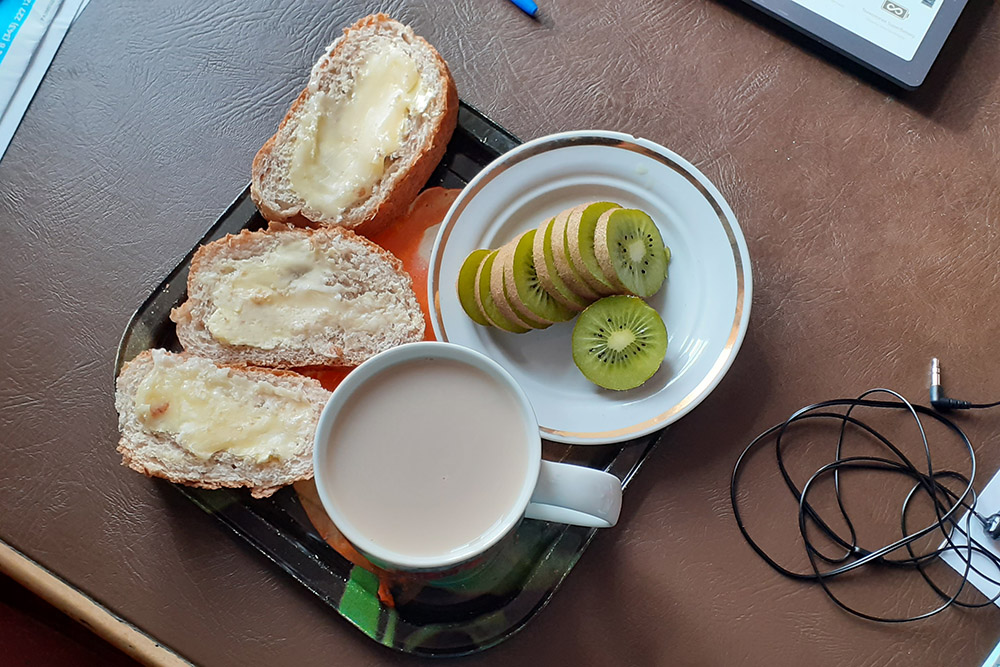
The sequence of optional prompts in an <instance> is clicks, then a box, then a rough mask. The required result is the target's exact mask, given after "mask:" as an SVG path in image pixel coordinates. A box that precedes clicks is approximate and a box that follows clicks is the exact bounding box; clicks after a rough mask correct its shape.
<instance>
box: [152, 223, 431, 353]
mask: <svg viewBox="0 0 1000 667" xmlns="http://www.w3.org/2000/svg"><path fill="white" fill-rule="evenodd" d="M300 238H308V239H311V240H312V241H313V243H314V244H317V245H330V244H335V243H340V244H347V246H348V247H350V248H351V251H352V253H353V259H354V260H355V264H357V263H359V262H360V258H363V257H364V258H366V259H368V260H370V261H369V262H368V263H369V264H370V265H372V266H373V267H374V268H375V269H377V270H378V271H379V275H375V276H373V275H367V276H366V278H367V282H366V284H357V287H358V288H359V289H371V288H373V283H374V282H375V279H381V280H382V281H386V280H390V279H391V281H392V284H391V287H392V290H393V292H394V293H395V295H396V300H397V301H398V306H399V316H400V318H401V319H400V321H399V322H397V323H396V324H397V326H395V327H394V328H393V329H392V330H388V329H387V330H384V331H381V332H380V337H378V338H376V337H374V336H367V337H365V336H361V335H360V334H357V335H355V334H353V333H351V332H340V333H339V334H338V332H329V333H328V336H325V337H322V338H319V337H316V338H311V339H310V340H308V341H306V342H298V341H289V342H288V344H285V345H281V346H278V347H276V348H274V349H268V350H265V349H261V348H257V347H253V346H248V345H230V344H227V343H224V342H222V341H219V340H217V339H216V338H215V337H214V336H213V335H212V333H211V332H210V331H209V329H208V326H207V324H206V323H207V320H208V318H209V317H210V316H211V314H212V313H213V312H214V309H215V306H214V302H213V300H212V288H213V285H212V283H211V281H210V279H208V278H204V279H203V278H202V275H203V274H204V273H206V272H209V271H210V267H212V266H213V265H214V264H215V263H216V262H218V261H220V260H223V259H243V258H249V257H254V256H257V255H259V254H260V253H262V252H265V251H267V250H269V249H271V248H273V247H276V246H277V245H279V244H282V243H286V242H289V241H294V240H296V239H300ZM187 288H188V299H187V301H185V302H184V303H183V304H181V305H180V306H178V307H177V308H174V309H173V310H172V311H171V312H170V319H171V320H173V321H174V322H175V323H176V325H177V326H176V332H177V338H178V340H180V342H181V345H183V346H184V349H185V351H187V352H192V353H196V354H200V355H202V356H206V357H209V358H211V359H214V360H216V361H218V362H221V363H225V364H230V365H236V366H248V365H250V366H265V367H269V368H303V367H310V366H357V365H358V364H360V363H361V362H363V361H364V360H365V359H367V358H369V357H371V356H373V355H375V354H377V353H378V352H381V351H383V350H386V349H388V348H390V347H395V346H397V345H402V344H403V343H410V342H416V341H420V340H423V338H424V327H425V324H424V316H423V311H422V310H421V309H420V303H419V302H418V301H417V295H416V293H415V292H414V291H413V280H412V279H411V278H410V275H409V274H408V273H407V272H406V271H405V269H404V268H403V263H402V262H401V261H400V260H399V259H398V258H397V257H396V256H395V255H393V254H392V253H391V252H389V251H388V250H386V249H385V248H383V247H381V246H379V245H376V244H375V243H373V242H372V241H369V240H368V239H366V238H365V237H363V236H360V235H358V234H355V233H354V232H352V231H350V230H348V229H344V228H342V227H325V228H319V229H303V228H298V227H294V226H292V225H287V224H282V223H271V224H270V226H269V227H268V229H267V230H266V231H256V232H251V231H248V230H243V231H241V232H240V233H239V234H229V235H227V236H225V237H223V238H221V239H219V240H218V241H214V242H212V243H209V244H207V245H204V246H202V247H201V248H199V249H198V251H197V252H196V253H195V255H194V258H193V259H192V260H191V268H190V270H189V272H188V282H187Z"/></svg>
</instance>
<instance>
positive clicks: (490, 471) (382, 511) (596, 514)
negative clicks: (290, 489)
mask: <svg viewBox="0 0 1000 667" xmlns="http://www.w3.org/2000/svg"><path fill="white" fill-rule="evenodd" d="M455 424H459V425H461V424H465V426H458V427H456V426H455ZM470 425H471V426H470ZM456 429H458V430H456ZM463 429H464V430H463ZM313 464H314V471H315V479H316V488H317V491H318V493H319V498H320V500H321V502H322V503H323V507H324V509H325V510H326V512H327V514H328V515H329V516H330V519H331V520H332V521H333V523H334V524H335V525H336V526H337V528H338V529H339V530H340V532H341V533H342V534H343V535H344V537H346V538H347V540H348V541H349V542H351V543H352V544H353V545H354V546H355V547H356V548H357V549H358V551H360V552H361V553H362V554H364V555H365V556H366V557H367V558H368V559H369V560H371V561H372V562H373V563H375V564H376V565H379V566H380V567H383V568H386V569H394V570H404V571H443V570H448V569H451V568H455V567H460V566H464V565H466V564H469V563H472V562H477V561H479V559H480V558H481V557H482V556H483V555H484V554H485V553H486V552H487V551H489V550H490V549H491V547H493V546H494V545H496V544H497V543H498V542H500V541H501V540H502V539H503V538H504V537H505V536H507V535H509V534H511V533H512V532H513V530H514V528H515V527H516V526H517V525H518V523H519V522H520V521H521V519H522V518H523V517H528V518H532V519H544V520H547V521H555V522H560V523H566V524H571V525H579V526H592V527H610V526H613V525H614V524H615V523H616V522H617V520H618V514H619V512H620V510H621V481H620V480H619V479H618V478H617V477H615V476H614V475H611V474H609V473H607V472H603V471H600V470H595V469H592V468H587V467H583V466H576V465H569V464H565V463H555V462H552V461H545V460H542V446H541V437H540V436H539V432H538V422H537V421H536V419H535V413H534V411H533V410H532V408H531V404H530V403H529V402H528V398H527V396H526V395H525V393H524V391H523V390H522V389H521V387H520V386H519V385H518V384H517V382H516V381H515V380H514V378H513V377H511V375H510V374H509V373H508V372H507V371H506V370H504V368H503V367H502V366H500V365H499V364H497V363H496V362H495V361H493V360H492V359H490V358H488V357H486V356H484V355H483V354H480V353H479V352H476V351H474V350H471V349H468V348H465V347H461V346H458V345H454V344H451V343H438V342H421V343H409V344H406V345H402V346H399V347H395V348H392V349H390V350H387V351H385V352H382V353H380V354H377V355H375V356H374V357H372V358H370V359H369V360H367V361H365V362H364V363H363V364H361V365H360V366H358V367H357V368H356V369H354V370H353V371H351V373H350V374H349V375H348V376H347V377H346V378H345V379H344V380H343V381H342V382H341V384H340V385H339V386H338V387H337V388H336V389H335V390H334V392H333V395H332V396H331V397H330V400H329V401H328V402H327V404H326V407H325V408H324V409H323V413H322V415H321V416H320V419H319V424H318V425H317V428H316V435H315V440H314V450H313Z"/></svg>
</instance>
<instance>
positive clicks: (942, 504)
mask: <svg viewBox="0 0 1000 667" xmlns="http://www.w3.org/2000/svg"><path fill="white" fill-rule="evenodd" d="M931 375H932V380H931V396H932V399H936V400H937V401H938V403H943V402H947V403H949V405H948V406H947V407H944V406H943V405H942V406H936V407H938V409H941V410H944V409H948V408H949V407H954V404H960V406H961V407H959V408H957V409H981V408H989V407H995V406H1000V401H998V402H996V403H981V404H974V403H969V402H966V401H955V400H954V399H949V398H946V397H944V395H943V392H941V391H940V365H939V364H938V362H937V360H936V359H935V360H934V362H933V363H932V373H931ZM935 386H936V387H937V391H935ZM883 395H884V396H886V397H887V399H881V400H879V399H876V398H874V397H879V396H883ZM932 404H934V400H932ZM838 409H840V410H842V411H837V410H838ZM856 409H871V410H902V411H905V412H907V413H908V414H909V416H910V417H911V418H912V423H914V424H915V425H916V427H917V430H918V432H919V436H920V438H919V439H920V442H921V444H922V446H923V459H924V461H923V462H922V464H921V466H922V467H918V466H917V465H916V464H915V463H914V462H913V461H911V460H910V459H909V458H908V457H907V456H906V455H904V454H903V452H902V451H901V450H900V449H899V448H898V447H897V446H896V445H894V444H893V443H892V441H891V440H890V439H889V438H888V437H887V436H886V435H884V434H883V433H881V432H880V431H878V430H876V429H875V428H873V427H872V426H870V425H869V424H867V423H866V422H864V421H863V420H861V419H859V418H857V417H856V416H855V415H854V412H855V410H856ZM921 416H923V417H925V418H930V419H932V420H935V421H937V422H938V423H940V424H941V425H943V426H944V427H946V429H947V431H948V432H950V433H952V434H953V435H955V436H956V437H957V438H958V439H959V441H960V442H961V444H962V446H963V447H964V449H965V451H966V452H967V454H968V457H969V462H970V472H969V475H968V477H966V476H965V475H963V474H961V473H959V472H956V471H950V470H943V471H939V470H935V469H934V465H933V460H932V455H931V446H930V442H929V440H928V437H927V433H926V431H925V429H924V425H923V423H922V422H921ZM806 421H822V422H830V421H832V422H835V423H837V422H839V435H838V437H837V443H836V449H835V453H834V459H833V460H832V461H830V462H829V463H827V464H825V465H823V466H821V467H820V468H819V469H818V470H816V471H815V472H813V473H812V475H811V476H810V477H809V478H808V479H807V480H806V481H805V482H804V483H803V484H802V487H801V488H799V486H798V485H797V484H796V483H795V481H794V480H793V479H792V476H791V474H790V473H789V471H788V468H787V466H786V464H785V451H786V449H787V448H788V447H789V445H788V443H789V441H790V440H792V439H793V436H792V435H791V434H790V433H789V429H790V428H791V427H792V426H793V425H795V424H799V423H802V422H806ZM851 428H854V429H859V430H860V431H862V432H864V433H866V434H867V435H869V436H871V438H872V441H873V442H875V443H877V444H878V445H879V446H880V447H881V448H882V449H883V450H884V451H886V454H885V455H884V456H849V457H845V456H843V446H844V440H845V437H846V436H847V433H848V430H849V429H851ZM769 442H773V445H774V452H775V460H776V463H777V465H778V470H779V472H780V474H781V477H782V480H783V481H784V484H785V486H786V488H787V489H788V491H789V493H790V494H791V495H792V497H793V498H794V499H795V501H796V502H797V504H798V528H799V536H800V539H801V541H802V545H803V547H804V550H805V553H806V556H807V557H808V559H809V563H810V571H808V572H795V571H792V570H790V569H788V568H786V567H784V566H783V565H781V564H780V563H779V562H777V560H775V559H774V558H773V557H772V556H771V555H770V554H768V553H767V552H766V551H765V550H764V548H763V547H761V545H760V544H759V543H758V542H757V541H756V540H755V539H754V538H753V537H752V536H751V534H750V531H749V529H748V528H747V526H746V524H745V522H744V520H743V515H742V513H741V511H740V501H739V484H740V480H741V475H742V473H743V468H744V465H745V463H746V460H747V458H748V457H749V455H750V454H752V453H753V452H755V451H757V450H758V449H760V448H762V447H763V446H764V445H765V444H767V443H769ZM849 470H869V471H877V472H881V473H889V474H893V475H899V476H903V477H908V478H910V479H911V480H913V482H914V485H913V487H912V489H911V490H910V492H909V493H908V494H907V496H906V497H905V499H904V500H903V503H902V506H901V508H900V531H901V537H900V538H899V539H897V540H895V541H893V542H891V543H889V544H885V545H881V546H878V547H876V548H863V547H862V546H861V545H860V544H859V540H858V534H857V531H856V529H855V526H854V522H853V521H852V519H851V517H850V516H849V514H848V512H847V509H846V507H845V505H844V500H843V495H842V489H841V485H840V473H841V472H842V471H849ZM975 475H976V455H975V451H974V449H973V447H972V442H971V441H970V440H969V438H968V436H966V434H965V432H964V431H962V429H961V428H960V427H959V426H958V424H956V423H955V422H954V421H952V420H951V419H949V418H948V417H946V416H945V415H943V414H940V413H939V412H938V411H937V410H935V409H931V408H928V407H925V406H922V405H916V404H913V403H910V402H909V401H907V400H906V399H905V398H904V397H903V396H902V395H900V394H899V393H897V392H895V391H892V390H890V389H872V390H870V391H867V392H865V393H863V394H862V395H861V396H859V397H857V398H844V399H835V400H830V401H823V402H820V403H815V404H813V405H808V406H806V407H804V408H800V409H799V410H797V411H796V412H794V413H793V414H792V415H791V416H790V417H789V418H788V419H786V420H785V421H784V422H782V423H780V424H776V425H775V426H772V427H771V428H769V429H767V430H766V431H764V432H763V433H761V434H760V435H758V436H757V437H756V438H754V439H753V440H752V441H751V442H750V443H749V444H748V445H747V446H746V448H745V449H744V450H743V452H742V453H741V454H740V456H739V458H738V459H737V461H736V465H735V466H734V468H733V474H732V478H731V481H730V489H729V491H730V500H731V502H732V506H733V512H734V514H735V516H736V524H737V526H738V528H739V530H740V533H741V534H742V535H743V538H744V539H745V540H746V541H747V543H748V544H749V545H750V547H751V548H752V549H753V550H754V551H755V552H756V553H757V555H758V556H760V557H761V559H763V560H764V562H765V563H767V564H768V565H769V566H770V567H771V568H772V569H774V570H775V571H777V572H779V573H780V574H782V575H783V576H785V577H789V578H791V579H795V580H799V581H809V582H813V583H818V584H819V585H820V587H821V588H822V589H823V591H824V592H825V594H826V595H827V596H828V597H829V598H830V599H831V601H833V602H834V604H836V605H837V606H838V607H840V608H841V609H843V610H845V611H847V612H849V613H851V614H853V615H855V616H858V617H861V618H865V619H868V620H871V621H878V622H883V623H905V622H909V621H916V620H921V619H924V618H929V617H931V616H934V615H935V614H938V613H940V612H942V611H944V610H945V609H947V608H949V607H951V606H959V607H967V608H977V607H985V606H989V605H991V604H994V603H995V602H996V601H997V600H998V599H1000V592H998V593H997V594H996V595H994V596H993V597H991V598H990V599H988V600H986V601H984V602H967V601H963V600H960V599H959V597H960V596H961V595H962V593H963V592H964V591H965V590H966V588H967V584H968V583H969V577H970V576H971V574H972V573H973V572H974V573H976V574H977V575H979V576H980V577H982V578H984V579H986V580H987V581H989V582H991V583H993V584H996V585H997V586H1000V557H997V556H996V555H995V554H994V553H993V552H991V551H990V550H989V549H987V548H986V547H985V546H984V545H983V544H982V543H980V542H978V541H977V540H975V539H974V538H973V537H972V533H971V527H972V519H973V517H975V518H976V519H978V520H979V521H980V522H981V523H982V524H983V527H984V529H986V530H987V533H988V534H990V535H991V536H993V537H997V536H1000V514H997V515H993V516H992V517H989V518H986V517H984V516H983V515H982V514H980V513H979V512H978V511H977V508H976V503H977V496H976V492H975V490H974V489H973V480H974V479H975ZM826 477H832V478H833V488H834V496H835V498H836V501H837V508H838V513H839V515H840V518H841V520H842V521H843V523H844V525H845V526H846V532H847V535H844V534H842V533H843V531H840V532H838V531H837V530H835V529H834V528H832V527H831V526H830V523H829V522H828V521H827V520H826V519H825V518H824V517H823V516H822V515H821V514H820V512H819V511H818V510H817V509H816V508H815V507H814V506H813V505H812V503H810V502H809V494H810V492H811V491H812V490H813V489H814V488H816V486H817V483H818V482H819V481H820V480H822V479H823V478H826ZM945 482H950V483H952V484H953V485H956V486H961V490H960V491H956V490H952V489H951V488H949V487H948V486H946V485H945ZM918 497H925V498H927V499H928V500H929V501H930V506H931V507H932V508H933V510H934V516H935V520H933V521H932V522H931V523H929V524H927V525H926V526H923V527H921V528H919V529H918V530H915V531H911V530H910V528H909V526H908V516H909V513H910V509H911V507H912V504H913V501H914V500H915V499H916V498H918ZM963 510H965V511H966V512H967V513H966V514H965V516H964V517H963V518H959V517H958V516H957V515H958V513H959V512H960V511H963ZM991 521H992V522H993V524H996V527H995V528H994V530H993V531H992V532H991V530H990V526H991V525H992V524H991ZM810 526H812V527H813V529H814V531H813V532H818V534H819V535H821V536H822V537H823V538H825V539H826V540H827V541H828V542H830V543H832V544H833V545H835V547H836V548H837V549H842V550H843V552H842V553H840V554H839V555H829V554H825V553H823V552H822V551H821V550H820V548H819V547H818V546H817V544H816V542H815V541H814V540H813V538H812V537H810ZM935 532H937V533H940V534H941V536H942V538H943V542H942V543H941V545H940V546H939V547H937V548H934V549H929V550H926V551H924V552H922V553H917V551H916V550H915V547H914V544H915V543H916V542H917V541H919V540H921V539H923V538H925V537H927V536H928V535H931V534H932V533H935ZM956 533H961V534H962V535H963V536H964V538H965V539H966V541H967V543H966V544H958V543H956V542H955V541H954V536H955V534H956ZM994 533H996V534H994ZM902 550H905V555H902V556H899V555H897V554H899V552H901V551H902ZM948 552H953V553H955V554H956V555H957V557H958V558H959V559H960V560H961V561H962V562H963V564H964V565H963V572H962V573H961V582H960V584H959V585H958V586H957V589H956V590H955V591H954V592H953V593H947V592H946V591H945V590H944V588H943V587H941V586H940V585H938V583H936V582H935V581H934V580H933V579H932V578H931V575H930V573H929V572H928V571H927V566H928V565H930V564H931V563H933V562H935V561H936V560H938V559H939V558H940V557H941V556H943V555H944V554H946V553H948ZM974 555H975V556H976V557H977V560H978V562H976V563H974V562H973V560H974ZM876 564H877V565H880V566H886V567H891V568H896V569H899V568H904V569H915V570H916V571H917V572H918V573H919V574H920V576H921V578H922V579H923V581H924V582H925V583H926V584H927V586H928V587H929V588H930V589H931V590H932V591H933V592H934V594H936V595H937V596H938V597H939V598H940V599H941V601H942V602H941V603H940V604H939V605H937V606H936V607H934V608H932V609H930V610H928V611H925V612H923V613H920V614H917V615H913V616H905V617H890V616H878V615H875V614H870V613H867V612H863V611H860V610H858V609H855V608H853V607H851V606H850V605H848V604H847V603H845V602H844V601H843V600H841V599H840V598H838V597H837V595H836V594H835V593H834V592H833V591H832V590H831V588H830V581H832V580H833V579H835V578H836V577H839V576H842V575H845V574H847V573H850V572H855V571H857V570H859V569H861V568H865V567H868V566H872V565H876ZM984 564H988V565H989V567H988V568H984V567H983V565H984ZM984 570H988V572H987V571H984Z"/></svg>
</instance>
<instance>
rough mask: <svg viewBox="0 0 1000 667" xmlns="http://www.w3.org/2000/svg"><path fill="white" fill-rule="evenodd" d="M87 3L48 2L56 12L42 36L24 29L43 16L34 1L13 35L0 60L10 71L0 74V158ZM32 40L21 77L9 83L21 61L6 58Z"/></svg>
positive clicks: (70, 0)
mask: <svg viewBox="0 0 1000 667" xmlns="http://www.w3.org/2000/svg"><path fill="white" fill-rule="evenodd" d="M89 1H90V0H63V2H53V3H50V4H53V5H55V6H56V11H55V13H54V14H52V15H46V16H47V18H48V21H49V22H48V25H47V26H46V28H45V30H44V31H43V32H42V34H41V35H36V34H35V33H28V32H24V30H25V27H26V26H27V25H28V19H31V18H32V16H35V17H36V18H39V17H41V16H42V14H38V15H36V14H35V12H36V10H37V9H38V8H39V6H40V5H41V4H42V3H41V2H36V3H35V4H34V6H33V7H32V8H31V12H29V13H28V15H27V17H26V19H25V23H24V25H22V26H21V27H20V28H19V29H18V30H17V31H16V33H14V34H13V43H12V50H11V51H10V52H9V53H8V54H7V57H5V58H4V59H3V60H2V61H0V68H5V67H6V66H7V65H8V64H12V68H11V69H9V70H2V71H0V74H3V77H0V108H2V109H3V112H2V115H0V159H2V158H3V156H4V153H6V151H7V146H9V145H10V141H11V139H12V138H13V137H14V132H15V131H16V130H17V127H18V125H20V124H21V118H23V117H24V112H25V111H26V110H27V108H28V105H29V104H30V103H31V98H32V97H34V96H35V91H36V90H38V86H39V84H41V82H42V78H43V77H44V76H45V73H46V72H47V71H48V70H49V65H50V64H51V63H52V58H54V57H55V54H56V51H57V50H58V49H59V45H60V44H62V41H63V38H64V37H65V36H66V31H67V30H69V27H70V25H72V23H73V21H75V20H76V18H77V17H78V16H79V15H80V13H81V12H82V11H83V9H84V7H86V6H87V3H88V2H89ZM0 2H7V0H0ZM18 2H21V3H25V2H28V0H18ZM4 6H5V5H4ZM47 6H48V5H46V7H47ZM2 37H3V35H2V34H0V39H2ZM31 39H35V40H37V42H36V43H35V44H34V52H33V53H31V54H30V57H28V59H27V61H26V62H24V63H23V68H21V73H20V78H19V79H17V80H11V78H10V76H11V74H12V72H13V71H15V70H14V69H13V66H14V65H16V66H18V67H20V64H21V63H20V61H18V62H14V61H13V60H11V61H10V62H8V60H9V58H11V57H13V56H15V55H16V54H15V52H14V51H13V48H18V49H19V51H18V52H21V49H24V48H27V45H29V44H30V40H31Z"/></svg>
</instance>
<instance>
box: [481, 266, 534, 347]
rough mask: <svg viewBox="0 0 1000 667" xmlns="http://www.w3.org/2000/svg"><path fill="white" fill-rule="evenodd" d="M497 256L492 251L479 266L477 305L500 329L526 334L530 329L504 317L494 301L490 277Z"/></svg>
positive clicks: (490, 321)
mask: <svg viewBox="0 0 1000 667" xmlns="http://www.w3.org/2000/svg"><path fill="white" fill-rule="evenodd" d="M496 256H497V251H496V250H491V251H490V254H488V255H487V256H486V257H485V258H483V261H482V262H481V263H480V264H479V268H478V269H476V305H477V306H479V309H480V310H482V311H483V314H484V315H485V316H486V319H487V320H488V321H489V323H490V324H492V325H493V326H495V327H497V328H498V329H503V330H504V331H509V332H511V333H525V332H527V331H528V330H529V329H528V327H522V326H521V325H519V324H517V323H515V322H511V321H510V320H508V319H507V318H506V317H504V314H503V313H502V312H500V309H499V308H498V307H497V305H496V303H495V302H494V300H493V295H492V293H491V290H490V276H491V269H492V267H493V263H494V262H495V261H496Z"/></svg>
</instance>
